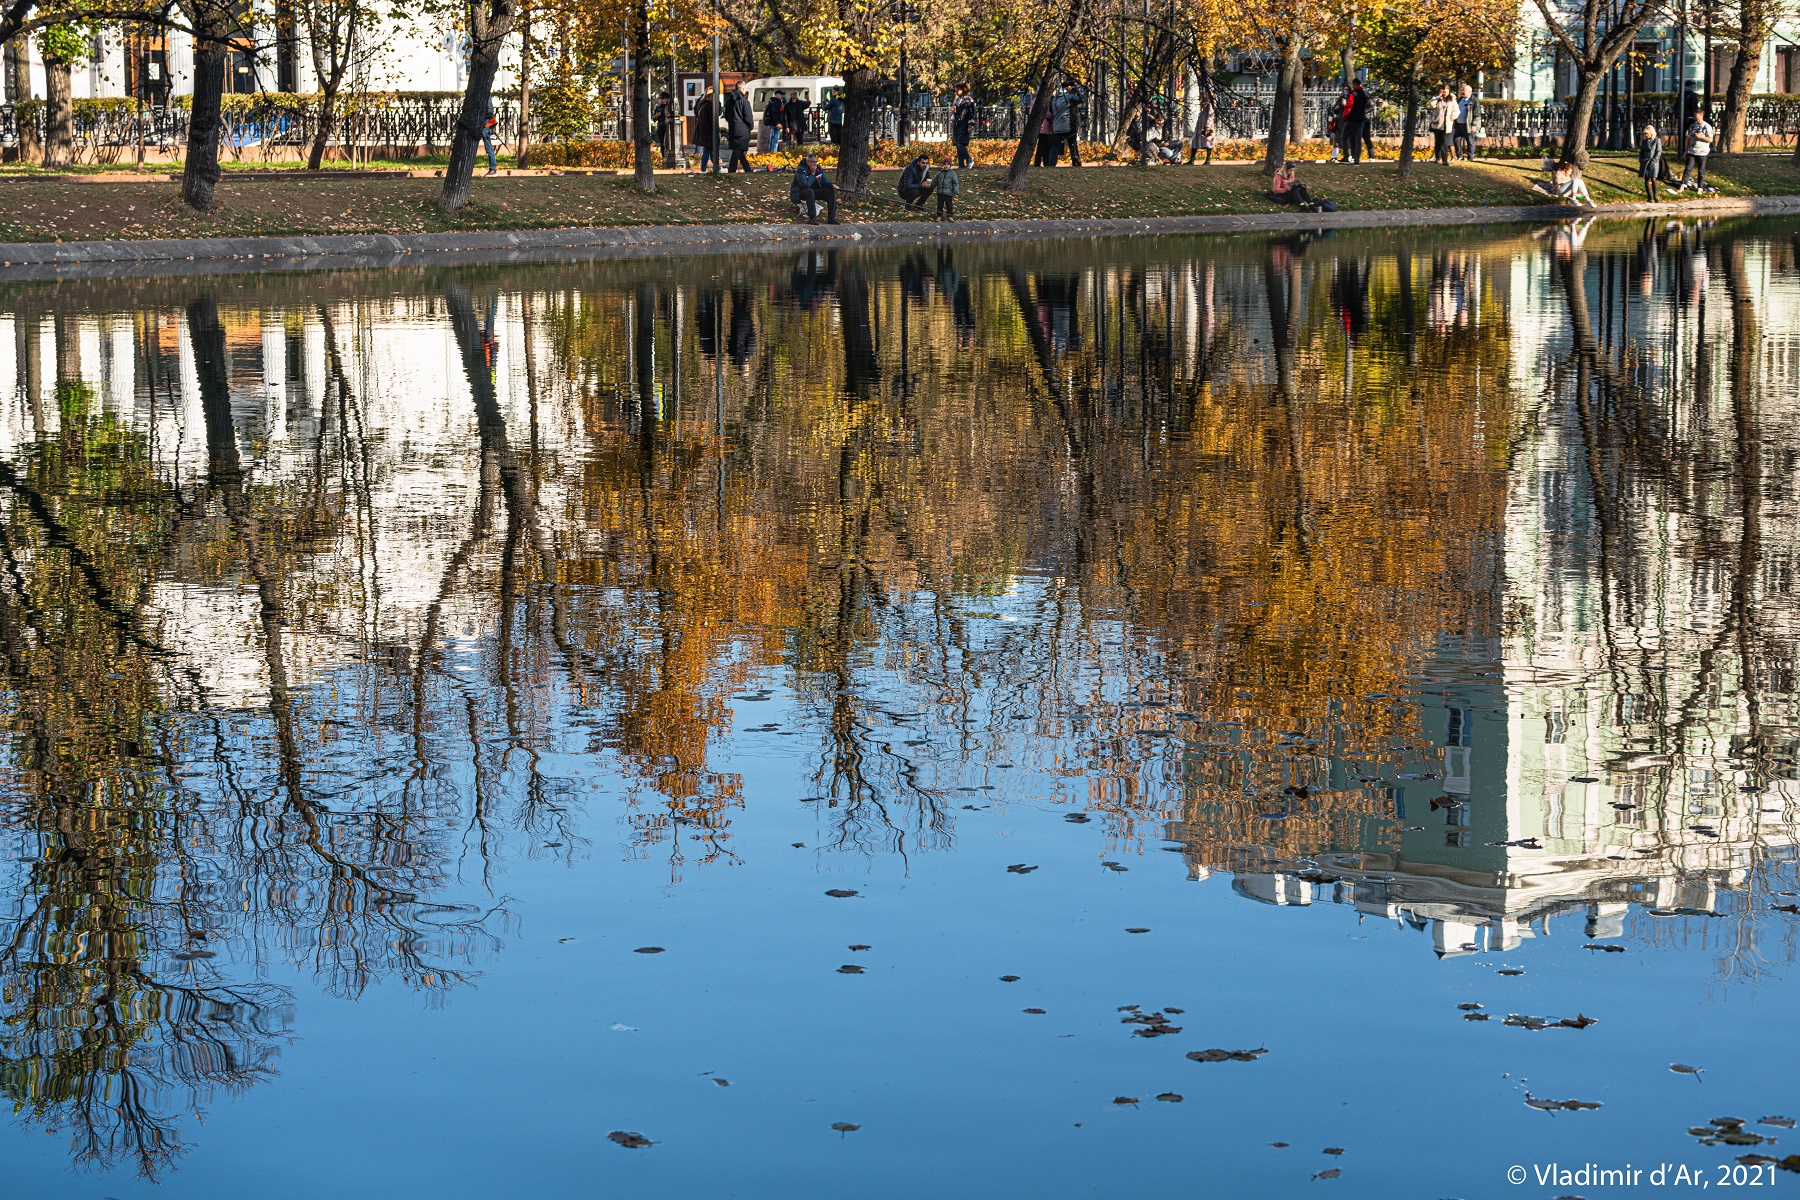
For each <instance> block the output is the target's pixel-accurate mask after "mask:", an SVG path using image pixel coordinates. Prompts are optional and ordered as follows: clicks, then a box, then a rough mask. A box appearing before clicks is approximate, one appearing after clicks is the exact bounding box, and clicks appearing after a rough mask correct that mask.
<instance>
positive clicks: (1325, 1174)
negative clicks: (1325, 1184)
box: [1313, 1167, 1343, 1179]
mask: <svg viewBox="0 0 1800 1200" xmlns="http://www.w3.org/2000/svg"><path fill="white" fill-rule="evenodd" d="M1342 1174H1343V1172H1342V1171H1340V1170H1339V1169H1338V1168H1336V1167H1333V1168H1331V1169H1330V1170H1329V1171H1320V1172H1319V1173H1318V1174H1317V1175H1314V1176H1313V1178H1314V1179H1336V1178H1337V1177H1338V1176H1339V1175H1342Z"/></svg>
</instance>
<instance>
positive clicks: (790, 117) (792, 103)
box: [784, 91, 812, 149]
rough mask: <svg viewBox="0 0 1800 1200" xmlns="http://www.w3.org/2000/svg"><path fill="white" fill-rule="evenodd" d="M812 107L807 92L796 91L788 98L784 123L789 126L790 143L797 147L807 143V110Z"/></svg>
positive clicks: (788, 137) (788, 136)
mask: <svg viewBox="0 0 1800 1200" xmlns="http://www.w3.org/2000/svg"><path fill="white" fill-rule="evenodd" d="M811 107H812V104H811V103H810V102H809V101H808V100H807V98H806V93H805V92H801V91H796V92H795V93H794V94H793V95H791V96H789V97H788V98H787V111H786V114H785V115H786V120H785V122H784V124H786V126H787V139H788V143H789V144H790V145H792V146H793V147H794V148H795V149H799V148H800V147H801V146H803V145H805V144H806V110H807V109H809V108H811Z"/></svg>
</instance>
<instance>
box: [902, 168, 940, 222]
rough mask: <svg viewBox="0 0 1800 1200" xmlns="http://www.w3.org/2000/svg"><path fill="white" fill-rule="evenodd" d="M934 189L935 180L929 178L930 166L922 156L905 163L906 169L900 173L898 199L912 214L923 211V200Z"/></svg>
mask: <svg viewBox="0 0 1800 1200" xmlns="http://www.w3.org/2000/svg"><path fill="white" fill-rule="evenodd" d="M936 187H937V180H935V179H932V178H931V168H930V164H929V163H928V162H927V161H926V159H925V156H924V155H923V154H921V155H919V157H917V158H915V159H913V160H912V161H911V162H909V163H907V164H906V169H905V170H903V171H901V172H900V198H901V199H902V200H904V201H906V207H908V208H910V209H912V210H913V211H914V212H924V211H925V198H926V197H927V196H929V195H931V193H932V191H933V190H934V189H936Z"/></svg>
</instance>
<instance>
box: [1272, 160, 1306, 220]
mask: <svg viewBox="0 0 1800 1200" xmlns="http://www.w3.org/2000/svg"><path fill="white" fill-rule="evenodd" d="M1269 199H1271V200H1273V201H1275V203H1277V204H1292V205H1293V206H1294V207H1296V208H1302V209H1310V208H1311V207H1312V206H1313V198H1312V193H1311V192H1309V191H1307V190H1306V185H1305V184H1304V183H1301V182H1300V179H1299V177H1298V175H1297V174H1296V173H1295V170H1294V164H1293V163H1291V162H1284V163H1282V164H1281V169H1280V170H1278V171H1276V172H1275V177H1274V178H1273V179H1271V180H1269Z"/></svg>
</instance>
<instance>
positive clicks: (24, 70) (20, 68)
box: [5, 33, 41, 162]
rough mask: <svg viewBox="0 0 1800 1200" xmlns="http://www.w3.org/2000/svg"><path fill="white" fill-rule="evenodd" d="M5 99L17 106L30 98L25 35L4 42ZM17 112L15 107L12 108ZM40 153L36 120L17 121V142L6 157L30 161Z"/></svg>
mask: <svg viewBox="0 0 1800 1200" xmlns="http://www.w3.org/2000/svg"><path fill="white" fill-rule="evenodd" d="M5 62H6V100H7V103H9V104H12V105H14V106H17V105H19V104H22V103H24V102H25V101H26V100H29V99H31V64H30V62H29V61H28V60H27V59H26V57H25V35H24V34H22V33H21V34H18V35H16V36H14V37H13V38H12V39H11V40H9V41H8V42H7V43H6V55H5ZM14 111H15V112H17V111H18V110H17V108H16V107H15V108H14ZM39 153H41V148H40V147H39V146H38V136H37V122H36V121H20V122H19V144H18V146H17V147H15V148H14V149H13V150H12V151H9V152H8V154H7V159H8V160H9V161H10V160H12V159H17V160H18V161H19V162H30V161H31V160H32V159H34V158H36V157H37V156H38V154H39Z"/></svg>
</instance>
